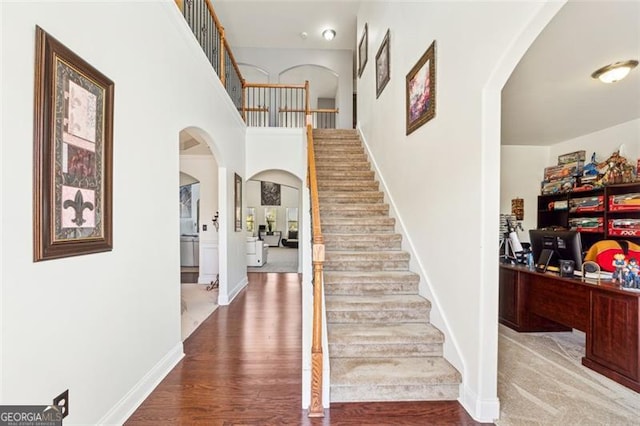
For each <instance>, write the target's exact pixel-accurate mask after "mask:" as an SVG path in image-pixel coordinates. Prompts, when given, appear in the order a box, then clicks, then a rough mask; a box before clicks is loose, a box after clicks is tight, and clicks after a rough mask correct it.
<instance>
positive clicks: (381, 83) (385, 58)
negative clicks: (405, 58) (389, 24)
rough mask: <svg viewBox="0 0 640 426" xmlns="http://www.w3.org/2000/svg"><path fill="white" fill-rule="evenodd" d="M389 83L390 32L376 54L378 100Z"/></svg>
mask: <svg viewBox="0 0 640 426" xmlns="http://www.w3.org/2000/svg"><path fill="white" fill-rule="evenodd" d="M388 82H389V30H387V33H386V34H385V36H384V39H383V40H382V44H381V45H380V48H379V49H378V53H377V54H376V99H377V98H379V97H380V94H381V93H382V91H383V90H384V88H385V86H386V85H387V83H388Z"/></svg>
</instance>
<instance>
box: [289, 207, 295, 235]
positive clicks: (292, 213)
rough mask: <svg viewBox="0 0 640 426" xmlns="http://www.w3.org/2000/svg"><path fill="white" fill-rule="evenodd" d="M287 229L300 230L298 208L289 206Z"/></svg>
mask: <svg viewBox="0 0 640 426" xmlns="http://www.w3.org/2000/svg"><path fill="white" fill-rule="evenodd" d="M287 231H288V232H291V231H295V232H298V208H297V207H287Z"/></svg>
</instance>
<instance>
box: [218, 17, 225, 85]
mask: <svg viewBox="0 0 640 426" xmlns="http://www.w3.org/2000/svg"><path fill="white" fill-rule="evenodd" d="M219 31H220V75H219V77H220V81H221V82H222V85H223V86H225V87H226V76H225V68H226V67H225V63H224V62H225V60H224V52H225V45H224V28H223V27H220V28H219Z"/></svg>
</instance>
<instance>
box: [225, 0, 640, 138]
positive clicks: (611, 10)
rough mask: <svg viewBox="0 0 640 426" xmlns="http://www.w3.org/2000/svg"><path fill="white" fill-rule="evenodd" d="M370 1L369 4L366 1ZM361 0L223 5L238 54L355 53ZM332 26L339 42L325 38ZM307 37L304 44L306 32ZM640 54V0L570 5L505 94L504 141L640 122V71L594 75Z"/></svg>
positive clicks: (236, 0) (231, 1)
mask: <svg viewBox="0 0 640 426" xmlns="http://www.w3.org/2000/svg"><path fill="white" fill-rule="evenodd" d="M363 1H364V0H363ZM360 3H361V1H359V0H340V1H330V0H323V1H318V0H288V1H270V0H215V1H214V2H213V4H214V8H215V10H216V14H217V15H218V18H219V19H220V21H221V22H222V24H223V25H224V27H225V35H226V37H227V39H228V41H229V44H230V45H231V47H232V49H233V47H234V46H236V47H262V48H287V49H293V48H298V49H348V50H352V51H355V50H356V49H355V46H356V40H357V28H356V15H357V11H358V8H359V5H360ZM398 7H402V6H401V4H399V5H398ZM328 27H331V28H333V29H335V30H336V32H337V36H336V38H335V39H334V40H333V41H330V42H329V41H326V40H324V39H322V38H321V32H322V30H324V29H325V28H328ZM303 31H305V32H307V34H308V36H307V38H306V39H303V38H301V37H300V36H299V34H300V33H301V32H303ZM639 57H640V1H638V0H631V1H620V0H606V1H574V0H570V1H569V2H568V3H567V4H566V5H565V6H564V7H563V8H562V9H561V10H560V12H559V13H558V14H557V15H556V16H555V17H554V18H553V20H552V21H551V22H550V23H549V25H548V26H547V27H546V28H545V29H544V31H543V32H542V33H541V34H540V36H539V37H538V39H537V40H536V41H535V42H534V43H533V45H532V46H531V47H530V49H529V51H528V52H527V53H526V54H525V56H524V57H523V58H522V60H521V61H520V63H519V64H518V66H517V67H516V69H515V71H514V72H513V74H512V75H511V77H510V79H509V81H508V82H507V84H506V85H505V87H504V90H503V93H502V102H503V103H502V105H503V109H502V144H503V145H542V146H544V145H552V144H555V143H558V142H562V141H565V140H567V139H571V138H575V137H578V136H581V135H585V134H589V133H593V132H595V131H597V130H600V129H603V128H607V127H611V126H614V125H616V124H620V123H623V122H626V121H629V120H633V119H636V118H639V117H640V67H638V68H637V69H636V70H634V71H633V72H632V73H631V74H630V75H629V77H627V78H626V79H625V80H622V81H620V82H618V83H613V84H609V85H605V84H603V83H600V82H599V81H597V80H594V79H592V78H591V73H592V72H593V71H595V70H596V69H597V68H600V67H601V66H604V65H606V64H609V63H612V62H616V61H621V60H627V59H639Z"/></svg>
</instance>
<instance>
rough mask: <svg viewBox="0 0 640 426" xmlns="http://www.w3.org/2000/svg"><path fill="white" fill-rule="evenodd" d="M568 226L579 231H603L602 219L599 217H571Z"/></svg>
mask: <svg viewBox="0 0 640 426" xmlns="http://www.w3.org/2000/svg"><path fill="white" fill-rule="evenodd" d="M569 227H570V228H571V229H572V230H575V231H579V232H604V219H603V218H601V217H573V218H571V219H569Z"/></svg>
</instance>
